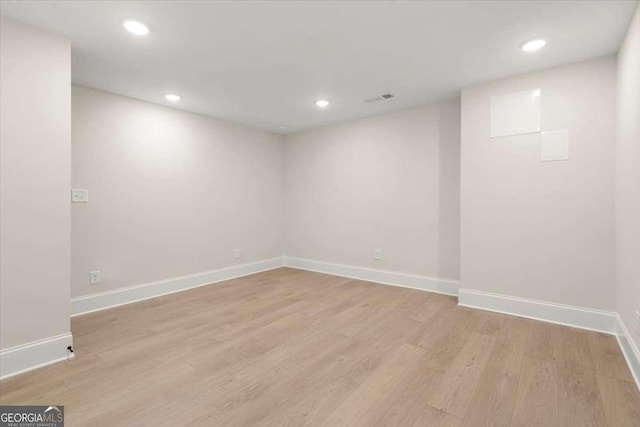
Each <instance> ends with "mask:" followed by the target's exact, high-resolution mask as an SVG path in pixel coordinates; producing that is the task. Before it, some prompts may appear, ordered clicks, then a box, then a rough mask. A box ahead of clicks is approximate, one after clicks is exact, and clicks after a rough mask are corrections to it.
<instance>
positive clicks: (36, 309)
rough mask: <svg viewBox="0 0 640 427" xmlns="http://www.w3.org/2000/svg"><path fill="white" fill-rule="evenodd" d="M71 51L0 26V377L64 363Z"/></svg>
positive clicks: (23, 29) (37, 34)
mask: <svg viewBox="0 0 640 427" xmlns="http://www.w3.org/2000/svg"><path fill="white" fill-rule="evenodd" d="M70 180H71V47H70V43H69V41H68V40H65V39H63V38H60V37H57V36H54V35H51V34H49V33H46V32H43V31H40V30H37V29H34V28H31V27H27V26H24V25H21V24H18V23H16V22H13V21H11V20H8V19H5V18H2V17H0V185H1V191H0V194H1V195H0V235H1V238H0V252H1V254H2V256H1V257H0V349H1V351H0V376H1V377H5V376H8V375H11V374H15V373H17V372H19V371H21V370H24V369H28V368H31V367H34V366H37V365H41V364H46V363H50V362H53V361H55V360H59V359H61V358H65V357H66V354H67V350H66V347H67V346H68V345H70V344H71V334H70V328H69V313H70V309H69V283H70V271H69V265H70V226H71V207H70V203H69V188H70Z"/></svg>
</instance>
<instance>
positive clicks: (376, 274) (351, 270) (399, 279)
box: [284, 255, 459, 296]
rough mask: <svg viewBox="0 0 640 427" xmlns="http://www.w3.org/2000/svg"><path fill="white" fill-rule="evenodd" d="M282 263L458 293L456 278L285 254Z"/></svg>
mask: <svg viewBox="0 0 640 427" xmlns="http://www.w3.org/2000/svg"><path fill="white" fill-rule="evenodd" d="M284 265H285V266H286V267H291V268H297V269H299V270H309V271H316V272H319V273H326V274H332V275H334V276H341V277H349V278H352V279H359V280H366V281H368V282H375V283H381V284H383V285H391V286H400V287H403V288H411V289H418V290H422V291H429V292H437V293H440V294H446V295H453V296H457V295H458V286H459V282H458V281H457V280H451V279H439V278H435V277H427V276H419V275H415V274H406V273H398V272H395V271H385V270H374V269H371V268H364V267H354V266H350V265H342V264H333V263H329V262H323V261H314V260H310V259H304V258H295V257H288V256H286V255H285V256H284Z"/></svg>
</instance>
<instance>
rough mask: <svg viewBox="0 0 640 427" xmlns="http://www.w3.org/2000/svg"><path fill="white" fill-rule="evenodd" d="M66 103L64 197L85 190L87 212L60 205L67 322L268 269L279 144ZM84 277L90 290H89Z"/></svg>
mask: <svg viewBox="0 0 640 427" xmlns="http://www.w3.org/2000/svg"><path fill="white" fill-rule="evenodd" d="M72 93H73V107H72V109H73V118H72V123H73V154H72V158H73V167H72V172H73V173H72V177H73V188H84V189H88V190H89V203H86V204H79V203H76V204H73V205H72V232H71V235H72V237H71V240H72V266H71V267H72V276H71V294H72V297H74V299H73V307H74V313H80V312H85V311H88V310H93V309H97V308H104V307H106V306H110V305H115V304H119V303H123V302H130V301H132V300H136V299H141V298H146V297H149V296H155V295H158V294H161V293H166V292H172V291H176V290H181V289H184V288H186V287H191V286H195V285H199V284H206V283H210V282H213V281H216V280H220V279H221V278H229V277H232V276H235V275H240V274H246V273H247V272H253V271H256V270H262V269H265V268H269V267H273V266H276V265H280V264H278V263H279V262H281V256H282V253H283V245H282V239H283V237H282V236H283V230H282V209H283V205H284V201H283V165H282V140H281V139H282V137H281V136H280V135H278V134H272V133H268V132H263V131H258V130H253V129H249V128H246V127H243V126H239V125H235V124H232V123H229V122H225V121H222V120H217V119H214V118H211V117H205V116H201V115H198V114H193V113H187V112H184V111H180V110H176V109H174V108H168V107H164V106H161V105H155V104H150V103H148V102H142V101H137V100H134V99H131V98H126V97H122V96H118V95H114V94H110V93H106V92H101V91H97V90H93V89H88V88H85V87H81V86H73V89H72ZM235 249H240V251H241V252H240V254H241V256H240V258H235V257H234V250H235ZM274 258H277V260H275V261H270V262H268V263H266V264H265V263H264V261H265V260H272V259H274ZM246 264H252V265H253V267H251V268H245V267H240V266H244V265H246ZM223 268H224V269H226V270H225V272H224V273H220V274H218V273H217V271H218V270H219V269H223ZM92 270H99V271H100V272H101V276H102V283H100V284H97V285H96V284H94V285H91V284H90V283H89V272H90V271H92ZM214 272H216V273H215V274H214ZM159 281H160V283H158V282H159ZM137 285H142V286H141V287H136V288H134V289H131V288H130V287H132V286H137ZM147 285H148V286H147ZM145 286H146V287H145ZM104 293H107V295H99V296H96V297H95V298H93V297H91V296H92V295H95V294H104ZM78 298H80V299H78Z"/></svg>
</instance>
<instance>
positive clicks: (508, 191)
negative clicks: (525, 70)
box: [460, 57, 637, 311]
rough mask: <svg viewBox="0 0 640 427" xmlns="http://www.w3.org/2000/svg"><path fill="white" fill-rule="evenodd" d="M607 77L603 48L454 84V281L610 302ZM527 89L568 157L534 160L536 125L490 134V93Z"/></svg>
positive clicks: (586, 302) (611, 128)
mask: <svg viewBox="0 0 640 427" xmlns="http://www.w3.org/2000/svg"><path fill="white" fill-rule="evenodd" d="M615 85H616V60H615V57H608V58H602V59H596V60H591V61H586V62H581V63H577V64H571V65H567V66H563V67H558V68H553V69H549V70H545V71H542V72H536V73H531V74H527V75H523V76H517V77H513V78H509V79H505V80H501V81H497V82H492V83H489V84H485V85H481V86H476V87H473V88H469V89H465V90H463V91H462V140H461V141H462V142H461V144H462V146H461V206H460V212H461V223H460V236H461V240H460V254H461V258H460V282H461V283H460V285H461V288H466V289H471V290H474V291H481V292H490V293H495V294H502V295H507V296H510V297H521V298H529V299H535V300H541V301H546V302H554V303H560V304H568V305H573V306H580V307H588V308H592V309H601V310H608V311H615V308H616V297H615V275H614V271H615V241H614V235H615V232H614V196H613V177H614V157H615V107H616V89H615V87H616V86H615ZM535 88H540V89H541V105H542V108H541V114H542V119H541V122H542V131H550V130H557V129H568V130H569V135H570V157H571V158H570V160H568V161H556V162H541V161H540V134H539V133H535V134H528V135H518V136H510V137H502V138H493V139H492V138H490V137H489V101H490V98H491V97H492V96H496V95H505V94H509V93H515V92H520V91H523V90H527V89H535ZM636 219H637V218H636Z"/></svg>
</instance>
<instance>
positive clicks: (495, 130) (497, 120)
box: [489, 89, 540, 138]
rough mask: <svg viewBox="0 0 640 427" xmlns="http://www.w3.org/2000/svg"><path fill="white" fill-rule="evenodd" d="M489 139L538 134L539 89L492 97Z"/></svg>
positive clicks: (490, 102)
mask: <svg viewBox="0 0 640 427" xmlns="http://www.w3.org/2000/svg"><path fill="white" fill-rule="evenodd" d="M489 108H490V109H491V113H490V115H489V116H490V117H489V119H490V129H491V130H490V134H491V138H498V137H504V136H514V135H523V134H527V133H536V132H540V89H529V90H525V91H522V92H516V93H510V94H507V95H498V96H492V97H491V99H490V101H489Z"/></svg>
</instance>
